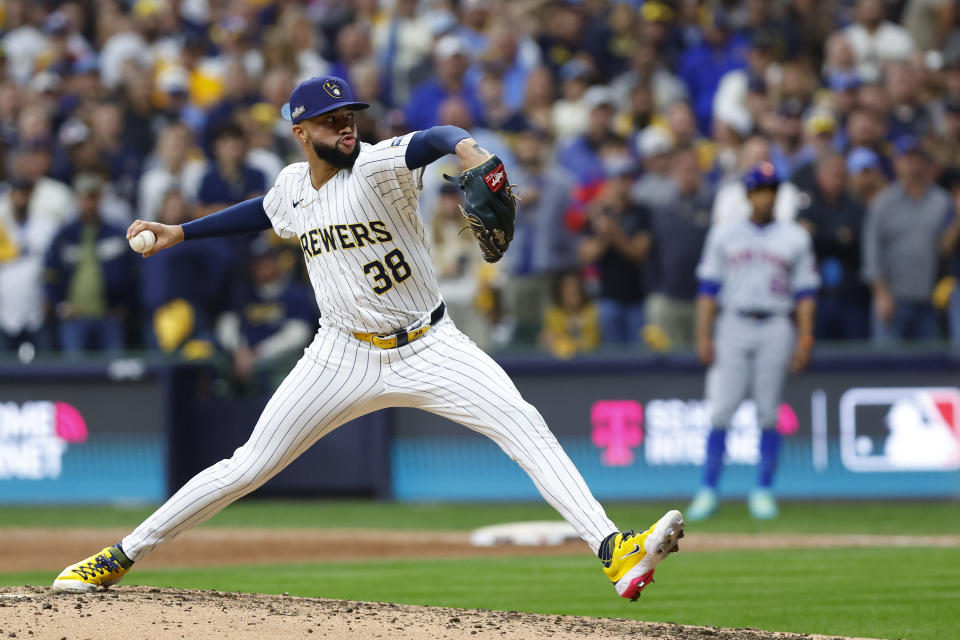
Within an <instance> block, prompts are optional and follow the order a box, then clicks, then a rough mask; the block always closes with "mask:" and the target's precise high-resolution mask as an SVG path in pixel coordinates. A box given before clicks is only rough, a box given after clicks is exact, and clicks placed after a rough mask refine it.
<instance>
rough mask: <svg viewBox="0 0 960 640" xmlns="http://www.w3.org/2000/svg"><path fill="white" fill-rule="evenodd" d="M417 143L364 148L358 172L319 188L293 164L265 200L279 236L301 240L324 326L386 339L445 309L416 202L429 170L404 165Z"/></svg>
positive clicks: (305, 169)
mask: <svg viewBox="0 0 960 640" xmlns="http://www.w3.org/2000/svg"><path fill="white" fill-rule="evenodd" d="M412 137H413V133H408V134H406V135H404V136H401V137H399V138H393V139H389V140H384V141H382V142H379V143H377V144H375V145H370V144H367V143H360V154H359V156H358V157H357V160H356V163H355V164H354V166H353V169H352V170H351V169H341V170H340V171H339V172H338V173H337V174H336V175H335V176H334V177H333V178H331V179H330V180H328V181H327V182H326V183H324V184H323V185H322V186H321V187H320V189H314V188H313V185H312V183H311V181H310V169H309V166H308V165H307V163H306V162H299V163H296V164H291V165H289V166H287V167H285V168H284V170H283V171H281V172H280V175H279V176H277V181H276V183H275V184H274V186H273V188H272V189H270V191H269V192H268V193H267V195H266V196H265V197H264V200H263V208H264V210H265V211H266V213H267V217H268V218H269V219H270V223H271V224H272V225H273V229H274V231H276V233H277V234H278V235H280V236H281V237H284V238H292V237H297V238H299V240H300V248H301V250H302V251H303V256H304V260H305V261H306V265H307V272H308V273H309V275H310V282H311V284H312V285H313V290H314V294H315V295H316V297H317V305H318V306H319V308H320V316H321V322H323V323H324V324H332V325H334V326H339V327H341V328H343V329H347V330H350V331H363V332H370V333H377V334H380V335H387V334H391V333H395V332H397V331H399V330H400V329H403V328H405V327H408V326H410V325H412V324H414V323H416V322H417V321H418V320H421V319H423V318H424V316H426V315H428V314H429V313H430V312H431V311H432V310H433V309H434V308H435V307H436V306H437V305H438V304H440V290H439V288H438V286H437V278H436V275H435V274H434V271H433V262H432V260H431V257H430V250H429V244H428V241H427V238H426V234H425V232H424V229H423V226H422V224H421V223H420V215H419V204H418V203H417V196H418V194H419V192H420V187H419V183H420V177H421V173H422V171H423V170H422V169H416V170H410V169H408V168H407V164H406V151H407V145H408V144H409V143H410V139H411V138H412Z"/></svg>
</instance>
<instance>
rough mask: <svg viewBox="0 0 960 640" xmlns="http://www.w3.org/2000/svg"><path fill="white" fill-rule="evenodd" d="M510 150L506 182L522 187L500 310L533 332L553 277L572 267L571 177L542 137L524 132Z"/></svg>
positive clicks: (534, 131) (519, 328) (539, 133)
mask: <svg viewBox="0 0 960 640" xmlns="http://www.w3.org/2000/svg"><path fill="white" fill-rule="evenodd" d="M512 148H513V150H514V153H515V155H516V165H515V166H514V167H513V168H511V173H510V180H511V181H514V182H516V183H517V184H518V185H519V184H522V185H523V192H522V193H521V194H520V195H521V198H522V199H521V200H520V201H519V202H518V203H517V220H516V226H515V230H514V237H513V242H512V243H511V245H510V251H509V252H508V253H507V255H506V256H504V259H503V267H504V269H505V270H506V272H507V274H508V275H509V277H507V278H506V279H505V280H504V282H503V285H502V289H503V302H504V310H505V311H506V312H507V313H508V314H510V315H511V316H513V318H514V320H515V322H516V324H517V331H518V332H521V333H523V332H528V333H529V334H530V335H531V336H532V335H533V334H535V333H536V330H535V329H534V330H533V331H532V332H531V331H529V330H530V328H531V327H534V328H535V327H537V326H538V325H539V323H540V321H541V320H542V316H543V309H545V308H546V307H547V304H548V303H549V297H550V286H551V284H550V283H551V281H552V279H553V274H555V273H556V272H558V271H560V270H563V269H568V268H571V267H573V266H574V265H576V262H577V259H576V255H577V254H576V246H577V237H576V235H575V234H574V233H573V232H572V231H571V229H570V228H569V226H568V222H567V221H566V220H565V214H566V213H567V211H568V209H569V207H570V205H571V186H572V185H573V178H572V177H571V176H570V174H569V173H568V172H566V171H565V170H564V169H562V168H561V167H559V166H557V165H556V164H553V163H552V162H551V156H552V154H553V146H552V144H551V139H550V135H549V133H548V132H546V131H543V130H540V129H533V128H530V129H527V130H525V131H522V132H520V133H518V134H517V135H516V136H515V137H514V140H513V143H512Z"/></svg>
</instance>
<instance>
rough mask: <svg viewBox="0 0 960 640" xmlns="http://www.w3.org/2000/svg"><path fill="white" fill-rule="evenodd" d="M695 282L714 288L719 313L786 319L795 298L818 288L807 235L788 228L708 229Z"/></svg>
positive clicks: (736, 225) (744, 224) (742, 224)
mask: <svg viewBox="0 0 960 640" xmlns="http://www.w3.org/2000/svg"><path fill="white" fill-rule="evenodd" d="M697 277H698V278H699V279H700V280H701V281H704V280H705V281H709V282H714V283H717V284H719V285H720V292H719V294H718V302H719V304H720V306H721V307H722V308H723V309H724V310H725V311H756V312H768V313H781V314H786V313H789V312H790V310H791V309H793V305H794V295H795V294H797V293H800V292H809V291H811V290H815V289H817V287H819V286H820V276H819V275H818V274H817V269H816V261H815V260H814V256H813V245H812V243H811V241H810V235H809V234H808V233H807V232H806V231H805V230H804V229H803V228H802V227H800V226H799V225H797V224H795V223H793V222H771V223H770V224H767V225H765V226H762V227H761V226H758V225H756V224H754V223H752V222H750V221H739V222H731V223H728V224H725V225H714V226H713V228H712V229H711V230H710V232H709V233H708V234H707V241H706V244H705V246H704V249H703V256H702V257H701V259H700V264H699V266H698V267H697Z"/></svg>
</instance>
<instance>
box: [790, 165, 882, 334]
mask: <svg viewBox="0 0 960 640" xmlns="http://www.w3.org/2000/svg"><path fill="white" fill-rule="evenodd" d="M866 153H870V152H866ZM852 158H853V159H854V160H855V162H854V163H851V165H852V166H851V167H850V169H851V173H856V172H858V171H859V170H861V169H863V168H866V167H862V166H861V164H862V163H864V162H868V161H869V159H863V158H861V157H860V156H852ZM847 165H848V163H847V159H846V158H844V157H843V155H841V154H839V153H836V152H831V153H827V154H825V155H822V156H820V157H819V158H818V159H817V161H816V163H815V164H814V179H813V184H812V186H811V188H810V189H809V190H808V191H805V192H804V193H805V196H806V197H803V198H800V199H799V205H798V212H797V222H798V223H800V225H801V226H803V227H804V228H806V229H807V231H809V232H810V237H811V238H812V239H813V250H814V253H815V255H816V258H817V267H818V269H819V270H820V279H821V284H820V289H819V290H818V291H817V311H816V326H815V336H816V338H817V339H822V340H865V339H866V338H867V336H868V335H869V309H870V292H869V290H868V289H867V288H866V287H865V286H864V284H863V281H862V280H861V279H860V263H861V258H860V243H861V239H862V236H863V217H864V214H865V211H864V206H863V204H862V203H860V202H858V201H857V200H855V199H853V198H852V197H850V195H848V194H847Z"/></svg>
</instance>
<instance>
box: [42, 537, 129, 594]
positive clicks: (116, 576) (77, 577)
mask: <svg viewBox="0 0 960 640" xmlns="http://www.w3.org/2000/svg"><path fill="white" fill-rule="evenodd" d="M132 565H133V561H132V560H130V559H129V558H127V556H126V555H124V553H123V550H122V549H121V548H120V547H119V546H118V545H113V546H112V547H107V548H106V549H104V550H103V551H101V552H100V553H98V554H96V555H92V556H90V557H89V558H87V559H86V560H84V561H82V562H78V563H77V564H72V565H70V566H69V567H67V568H66V569H64V570H63V571H61V572H60V575H58V576H57V579H56V580H54V581H53V586H52V589H53V590H54V591H61V592H66V593H86V592H89V591H96V590H97V589H99V588H100V587H109V586H110V585H112V584H115V583H117V582H119V581H120V578H122V577H123V574H125V573H126V572H127V570H128V569H130V567H131V566H132Z"/></svg>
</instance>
